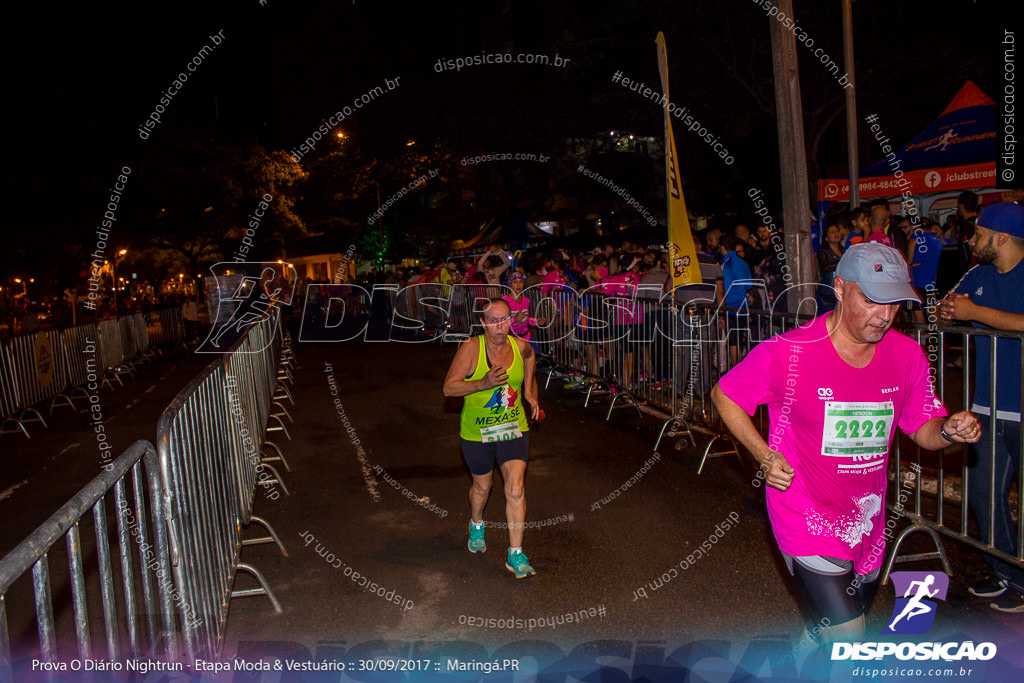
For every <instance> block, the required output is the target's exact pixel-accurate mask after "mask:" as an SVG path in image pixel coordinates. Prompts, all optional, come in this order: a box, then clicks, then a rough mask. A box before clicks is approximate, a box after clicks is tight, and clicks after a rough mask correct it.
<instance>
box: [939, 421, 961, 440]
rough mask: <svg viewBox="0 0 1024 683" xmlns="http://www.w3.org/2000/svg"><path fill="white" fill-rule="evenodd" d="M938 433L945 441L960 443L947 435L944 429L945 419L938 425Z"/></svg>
mask: <svg viewBox="0 0 1024 683" xmlns="http://www.w3.org/2000/svg"><path fill="white" fill-rule="evenodd" d="M939 434H942V438H943V439H945V440H946V441H948V442H950V443H960V442H959V441H957V440H956V439H954V438H953V437H951V436H950V435H949V433H948V432H947V431H946V421H945V420H943V421H942V424H941V425H939Z"/></svg>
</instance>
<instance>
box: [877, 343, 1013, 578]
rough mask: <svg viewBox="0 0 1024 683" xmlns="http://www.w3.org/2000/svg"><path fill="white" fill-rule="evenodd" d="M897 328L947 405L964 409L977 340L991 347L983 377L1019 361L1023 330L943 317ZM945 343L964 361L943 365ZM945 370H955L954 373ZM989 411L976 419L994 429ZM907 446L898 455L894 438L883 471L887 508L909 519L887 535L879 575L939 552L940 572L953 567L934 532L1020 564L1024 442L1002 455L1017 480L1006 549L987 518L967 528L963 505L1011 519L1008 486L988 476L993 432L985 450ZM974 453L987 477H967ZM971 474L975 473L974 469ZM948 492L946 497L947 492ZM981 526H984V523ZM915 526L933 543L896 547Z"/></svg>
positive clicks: (979, 515)
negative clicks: (910, 549)
mask: <svg viewBox="0 0 1024 683" xmlns="http://www.w3.org/2000/svg"><path fill="white" fill-rule="evenodd" d="M901 331H903V332H904V333H905V334H908V335H909V336H911V337H912V338H914V339H916V340H917V341H918V343H920V344H921V345H922V347H923V348H925V350H926V352H927V353H928V355H929V363H930V364H931V366H932V367H931V370H932V372H933V373H934V379H935V385H936V393H937V394H938V395H939V397H940V399H941V400H942V402H943V404H944V405H946V406H947V409H948V410H949V411H950V412H956V411H957V410H970V409H971V405H972V403H973V395H974V392H973V391H971V389H972V388H973V386H974V384H975V378H974V376H973V373H974V369H975V368H974V365H973V364H974V362H975V361H974V360H973V358H972V357H973V356H974V355H975V352H976V348H977V346H978V345H979V344H986V345H988V347H989V349H990V350H992V351H994V352H993V353H991V354H990V361H989V367H988V371H989V377H990V378H999V368H1000V367H1005V364H1006V363H1007V362H1009V360H1008V358H1009V356H1011V355H1014V356H1018V358H1017V360H1018V362H1020V361H1024V333H1019V332H1007V331H1001V330H991V329H982V328H976V327H955V326H945V325H944V326H935V327H932V326H926V325H905V326H901ZM1013 342H1016V344H1013ZM1014 345H1017V346H1018V348H1017V349H1016V350H1014V349H1013V348H1012V346H1014ZM950 349H962V355H961V356H960V358H961V359H962V361H963V362H962V367H961V366H954V367H948V366H947V362H946V359H947V358H948V351H949V350H950ZM950 375H953V376H955V375H959V378H955V377H951V376H950ZM954 379H959V380H960V382H955V381H953V380H954ZM998 381H1001V380H998ZM1010 381H1014V380H1013V378H1010ZM1016 381H1018V382H1020V383H1021V391H1022V392H1024V378H1021V377H1017V378H1016ZM957 389H960V390H961V392H962V396H961V399H960V400H959V401H956V402H955V403H954V401H953V394H954V393H955V391H956V390H957ZM988 402H989V405H990V406H997V405H998V404H997V401H996V384H995V382H992V383H991V387H990V391H989V395H988ZM990 413H991V414H990V415H987V416H986V415H983V414H977V413H976V414H977V415H978V419H979V420H980V421H981V425H982V429H983V430H984V432H986V433H987V434H989V435H991V434H995V433H996V427H997V425H996V419H997V418H996V411H995V410H991V411H990ZM1018 424H1019V423H1018ZM950 448H953V447H950ZM910 450H911V453H909V454H908V455H907V457H904V453H903V452H902V450H901V449H900V446H899V442H898V440H897V442H896V444H895V445H894V450H893V454H892V461H893V469H892V471H891V472H890V477H892V478H893V479H894V481H893V486H891V487H890V491H891V493H892V495H891V496H890V500H889V502H888V503H887V507H888V509H889V510H890V512H892V513H894V514H895V515H898V516H900V517H903V518H905V519H906V520H908V521H909V522H910V526H908V527H906V528H905V529H903V530H902V532H901V533H900V534H899V535H898V536H897V537H896V540H895V542H894V543H893V552H892V554H891V555H890V557H889V560H888V561H887V563H886V565H885V570H884V574H883V581H884V580H885V578H887V577H888V575H889V572H890V571H891V570H892V567H893V565H894V564H896V563H902V562H914V561H918V560H924V559H940V560H941V561H942V563H943V565H944V568H945V570H946V573H948V574H952V573H953V571H952V568H951V566H950V563H949V559H948V557H947V556H946V552H945V549H944V548H943V547H942V543H941V541H940V539H939V535H938V534H942V535H945V536H947V537H951V538H953V539H955V540H957V541H959V542H961V543H964V544H966V545H968V546H970V547H973V548H975V549H977V550H979V551H981V552H983V553H986V554H988V555H990V556H992V557H994V558H997V559H1000V560H1003V561H1004V562H1007V563H1009V564H1011V565H1013V566H1016V567H1018V568H1020V569H1022V570H1024V495H1021V494H1022V492H1024V466H1022V465H1024V443H1022V444H1021V445H1020V449H1019V451H1018V452H1016V453H1012V452H1011V453H1008V454H1007V457H1009V458H1011V459H1016V461H1017V478H1016V479H1015V481H1014V483H1016V485H1017V504H1016V506H1015V512H1016V522H1015V528H1014V536H1013V539H1012V540H1011V542H1012V544H1013V545H1015V546H1016V552H1007V551H1006V550H1005V549H1002V548H999V547H997V546H998V545H1000V544H999V543H998V541H999V539H997V538H996V534H995V525H994V524H992V523H987V524H984V525H983V526H979V529H978V532H977V533H974V531H973V525H972V524H971V522H970V518H971V515H970V513H972V512H973V514H974V518H975V521H976V522H979V523H980V522H983V521H985V520H993V519H996V518H997V517H999V518H1002V519H1003V520H1004V521H1005V520H1010V523H1011V525H1012V524H1013V523H1014V522H1013V520H1012V517H1011V509H1010V504H1009V502H1008V501H1007V492H1006V491H1001V490H997V486H996V482H995V476H994V470H995V467H994V465H995V462H996V443H995V440H994V439H991V438H989V443H988V448H987V449H985V450H986V452H984V453H981V452H977V451H978V449H976V448H971V447H968V446H966V445H963V446H960V447H958V448H956V449H955V453H953V454H949V453H947V452H946V451H945V450H944V451H940V452H938V453H936V454H934V455H927V456H926V454H925V453H923V452H922V450H921V448H920V447H919V446H916V445H914V446H913V448H912V449H910ZM946 450H950V449H946ZM975 458H978V459H982V458H983V459H986V460H987V469H988V472H989V476H988V477H987V478H985V479H981V478H980V477H975V478H972V477H971V474H972V467H971V464H972V463H975V462H976V460H975ZM908 463H909V464H908ZM925 470H929V471H934V472H935V484H934V492H933V491H932V490H931V489H932V486H931V484H930V482H929V486H928V490H925V482H924V477H923V476H922V472H923V471H925ZM957 470H959V471H960V482H959V483H960V486H959V487H957V485H956V484H957V482H956V475H955V474H953V472H956V471H957ZM975 474H980V472H977V473H975ZM910 482H912V484H913V490H912V493H910V494H909V495H906V494H904V495H903V498H902V499H901V497H900V492H901V490H902V489H903V488H905V487H907V484H908V483H910ZM907 488H909V487H907ZM957 488H959V500H956V497H957ZM908 497H909V498H910V499H911V501H912V502H911V503H910V504H909V505H908V504H907V501H906V498H908ZM947 498H949V499H951V500H947ZM979 499H980V500H979ZM947 508H949V509H947ZM986 526H987V532H986V531H984V527H986ZM919 532H923V533H925V534H927V535H928V536H930V537H931V539H932V541H933V542H934V545H935V551H934V552H928V553H912V554H906V555H901V554H900V548H901V546H902V544H903V542H904V540H906V538H907V537H908V536H910V535H912V534H914V533H919ZM1004 543H1005V540H1004Z"/></svg>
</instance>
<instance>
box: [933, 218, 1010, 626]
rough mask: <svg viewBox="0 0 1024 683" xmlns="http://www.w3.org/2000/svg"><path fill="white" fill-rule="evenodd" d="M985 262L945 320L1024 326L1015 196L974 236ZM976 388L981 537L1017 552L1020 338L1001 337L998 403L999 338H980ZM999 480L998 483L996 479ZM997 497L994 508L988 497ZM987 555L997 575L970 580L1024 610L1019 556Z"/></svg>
mask: <svg viewBox="0 0 1024 683" xmlns="http://www.w3.org/2000/svg"><path fill="white" fill-rule="evenodd" d="M968 246H969V247H970V249H971V251H972V252H973V253H974V256H975V258H976V259H977V261H978V265H977V266H975V267H974V268H972V269H971V270H969V271H967V273H966V274H965V275H964V276H963V278H962V279H961V280H960V282H959V283H958V284H957V285H956V287H954V288H953V291H952V292H950V294H949V296H947V297H946V298H945V299H944V300H943V301H942V302H941V303H940V304H939V315H940V317H941V318H942V319H943V320H946V321H952V320H964V321H970V322H971V323H972V325H973V326H974V327H980V328H989V329H996V330H1011V331H1015V332H1024V207H1021V206H1019V205H1018V204H1014V203H1012V202H998V203H995V204H991V205H989V206H987V207H985V209H984V210H983V211H982V214H981V217H980V218H978V219H977V222H976V224H975V229H974V235H973V236H972V237H971V239H970V241H969V242H968ZM975 348H976V359H975V360H976V362H975V370H974V372H975V379H976V383H975V389H974V399H973V405H971V411H972V412H974V413H977V414H979V415H987V416H989V417H988V419H987V420H985V419H983V420H982V425H983V427H984V430H983V433H982V436H981V439H980V440H979V441H978V443H977V444H975V446H974V449H973V450H974V456H975V457H974V458H973V460H974V462H973V464H972V465H971V466H970V470H969V473H968V495H969V497H970V498H969V499H970V503H971V509H972V510H973V511H974V515H975V517H976V518H977V519H978V525H979V527H980V529H981V540H982V541H983V542H986V543H987V542H988V538H989V534H990V533H991V534H992V545H993V546H994V547H995V548H996V549H998V550H1001V551H1003V552H1005V553H1008V554H1010V555H1015V554H1016V553H1017V543H1016V537H1017V532H1016V528H1015V527H1014V524H1013V518H1012V517H1011V515H1010V505H1009V503H1008V501H1007V494H1008V492H1009V490H1010V486H1011V485H1012V484H1013V482H1014V481H1016V479H1017V476H1018V475H1017V473H1018V471H1019V468H1020V466H1021V462H1020V457H1021V455H1020V453H1021V450H1020V447H1021V441H1020V423H1021V410H1020V398H1021V363H1020V341H1019V340H1015V339H998V340H997V341H996V372H995V375H996V377H995V383H996V386H995V397H996V405H995V406H994V409H993V406H992V405H991V399H990V397H991V395H992V381H993V378H992V376H991V360H992V340H991V339H990V338H987V337H983V336H979V337H977V341H976V347H975ZM990 481H994V482H995V488H994V489H991V488H990V486H989V482H990ZM990 496H991V497H993V498H994V501H995V504H994V508H993V516H992V518H991V519H990V518H989V516H988V499H989V497H990ZM985 561H986V562H987V563H988V564H989V566H990V567H991V568H992V571H993V575H992V576H990V577H989V578H986V579H982V580H981V581H979V582H977V583H975V584H974V585H972V586H971V587H970V591H971V593H973V594H974V595H977V596H979V597H991V598H995V601H994V602H992V603H991V607H992V608H993V609H997V610H1000V611H1003V612H1020V613H1024V570H1022V569H1021V568H1020V566H1019V563H1018V564H1011V563H1008V562H1004V561H1002V560H999V559H997V558H995V557H992V556H990V555H987V554H986V555H985Z"/></svg>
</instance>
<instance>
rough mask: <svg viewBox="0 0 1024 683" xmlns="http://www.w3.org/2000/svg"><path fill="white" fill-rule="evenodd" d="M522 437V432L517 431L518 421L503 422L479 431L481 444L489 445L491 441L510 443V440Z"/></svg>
mask: <svg viewBox="0 0 1024 683" xmlns="http://www.w3.org/2000/svg"><path fill="white" fill-rule="evenodd" d="M522 435H523V432H522V431H521V430H520V429H519V421H518V420H512V421H510V422H503V423H501V424H497V425H492V426H490V427H484V428H483V429H481V430H480V440H481V441H482V442H483V443H491V442H493V441H511V440H512V439H518V438H519V437H521V436H522Z"/></svg>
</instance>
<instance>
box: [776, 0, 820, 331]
mask: <svg viewBox="0 0 1024 683" xmlns="http://www.w3.org/2000/svg"><path fill="white" fill-rule="evenodd" d="M778 8H779V11H780V12H785V14H786V16H789V17H792V16H793V1H792V0H779V2H778ZM769 24H770V25H771V36H772V66H773V67H774V72H775V107H776V121H777V122H778V129H779V165H780V167H781V170H782V210H783V213H784V217H783V226H784V228H785V244H786V263H787V265H788V266H789V269H790V272H793V273H795V277H794V278H793V281H792V284H813V283H815V282H817V279H818V278H817V277H816V274H815V266H814V253H813V250H812V249H811V221H812V219H813V216H812V215H811V212H810V201H811V199H810V192H809V191H808V189H807V151H806V145H805V143H804V118H803V110H802V104H801V97H800V72H799V70H798V69H797V62H796V37H795V36H794V35H793V33H791V32H790V31H786V30H784V29H783V27H782V22H779V21H775V20H774V19H769ZM788 298H789V301H788V304H789V306H790V312H791V313H796V312H797V311H796V310H794V309H795V307H796V306H797V305H798V304H799V303H800V299H801V297H800V296H790V297H788Z"/></svg>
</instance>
